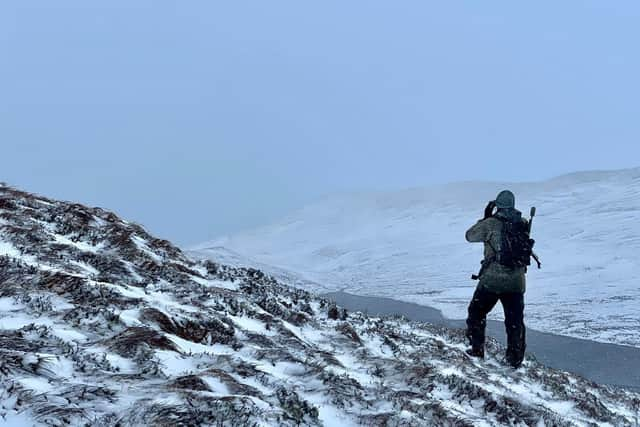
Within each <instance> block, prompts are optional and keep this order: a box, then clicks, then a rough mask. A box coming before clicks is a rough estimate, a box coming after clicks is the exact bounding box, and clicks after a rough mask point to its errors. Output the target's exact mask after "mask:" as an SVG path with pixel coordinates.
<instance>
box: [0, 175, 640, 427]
mask: <svg viewBox="0 0 640 427" xmlns="http://www.w3.org/2000/svg"><path fill="white" fill-rule="evenodd" d="M464 349H465V344H464V340H463V336H462V334H461V332H460V331H455V330H448V329H442V328H436V327H432V326H429V325H426V324H419V323H409V322H407V321H403V320H399V319H379V318H370V317H367V316H365V315H362V314H359V313H355V314H350V313H346V312H345V311H344V310H342V309H339V308H337V307H335V306H331V305H330V304H329V303H328V302H327V301H325V300H322V299H319V298H317V297H315V296H313V295H311V294H309V293H307V292H305V291H303V290H300V289H297V288H292V287H289V286H286V285H284V284H282V283H280V282H278V281H277V280H275V279H273V278H271V277H268V276H266V275H264V274H263V273H262V272H260V271H259V270H255V269H249V268H232V267H228V266H224V265H221V264H218V263H214V262H211V261H194V260H192V259H190V258H189V257H187V256H185V255H184V254H183V253H182V252H181V251H180V250H179V249H177V248H176V247H175V246H173V245H172V244H171V243H169V242H167V241H164V240H160V239H157V238H154V237H153V236H151V235H149V234H148V233H147V232H146V231H145V230H144V229H143V228H142V227H140V226H138V225H136V224H132V223H129V222H127V221H124V220H122V219H120V218H118V217H117V216H116V215H115V214H113V213H111V212H108V211H105V210H102V209H98V208H88V207H85V206H82V205H78V204H70V203H64V202H59V201H55V200H50V199H46V198H43V197H39V196H35V195H32V194H28V193H24V192H21V191H17V190H15V189H12V188H9V187H6V186H1V185H0V418H1V420H0V424H2V425H9V426H32V425H38V426H40V425H49V426H64V425H71V426H122V427H124V426H146V425H149V426H234V427H235V426H302V425H304V426H320V425H324V426H341V427H342V426H350V425H364V426H426V425H433V426H491V425H507V426H522V425H529V426H533V425H536V426H542V425H545V426H594V425H599V426H601V425H608V426H631V425H634V423H635V422H636V420H637V415H638V412H637V409H638V405H639V403H640V395H637V394H633V393H630V392H627V391H624V390H615V389H612V388H609V387H603V386H598V385H596V384H593V383H591V382H589V381H585V380H583V379H581V378H579V377H577V376H573V375H569V374H566V373H563V372H559V371H554V370H551V369H547V368H545V367H543V366H541V365H540V364H538V363H537V362H535V361H527V362H526V363H525V365H524V366H523V368H522V369H520V370H518V371H513V370H511V369H508V368H505V367H504V366H503V365H502V364H501V363H500V355H501V353H502V350H503V349H500V348H499V347H498V346H497V344H496V343H495V342H493V341H491V342H490V343H489V349H488V358H487V360H485V361H482V362H480V361H477V360H471V359H469V358H468V357H467V356H466V354H465V352H464Z"/></svg>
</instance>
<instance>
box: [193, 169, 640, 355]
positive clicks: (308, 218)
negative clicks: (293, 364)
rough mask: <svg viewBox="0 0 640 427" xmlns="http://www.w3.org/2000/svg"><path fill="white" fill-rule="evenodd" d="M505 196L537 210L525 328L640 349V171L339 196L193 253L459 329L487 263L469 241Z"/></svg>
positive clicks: (582, 174) (480, 251)
mask: <svg viewBox="0 0 640 427" xmlns="http://www.w3.org/2000/svg"><path fill="white" fill-rule="evenodd" d="M504 188H510V189H512V190H513V191H515V193H516V195H517V197H518V207H519V208H520V209H521V210H522V211H523V213H525V214H527V215H528V212H529V207H530V206H532V205H535V206H537V208H538V217H537V218H536V220H535V224H534V237H535V238H536V239H537V241H538V246H537V252H538V253H539V255H540V256H541V257H542V261H543V264H544V268H543V270H540V271H538V270H531V271H530V274H529V286H528V291H527V302H528V305H527V313H526V315H527V319H528V323H529V326H531V327H533V328H536V329H539V330H543V331H548V332H554V333H558V334H565V335H571V336H575V337H580V338H589V339H593V340H600V341H605V342H613V343H620V344H630V345H634V346H640V310H638V306H640V286H639V284H640V281H639V279H640V257H638V254H639V253H640V169H633V170H624V171H615V172H589V173H577V174H572V175H567V176H563V177H559V178H556V179H552V180H550V181H545V182H539V183H526V184H505V183H473V182H469V183H458V184H451V185H445V186H440V187H434V188H426V189H414V190H407V191H400V192H392V193H374V194H355V195H344V196H338V197H333V198H329V199H326V200H323V201H321V202H319V203H317V204H314V205H312V206H308V207H307V208H305V209H302V210H301V211H299V212H296V213H294V214H293V215H291V216H289V217H288V218H286V219H284V220H283V221H281V222H280V223H278V224H276V225H273V226H269V227H264V228H260V229H257V230H253V231H250V232H246V233H241V234H239V235H235V236H232V237H229V238H224V239H219V240H217V241H215V242H212V243H209V244H203V245H200V246H198V247H197V248H195V249H198V250H199V251H200V253H201V254H202V255H203V256H205V255H206V253H207V248H209V247H211V246H224V247H226V248H229V249H231V250H233V251H235V252H237V253H240V254H243V255H245V256H248V257H250V258H251V259H255V260H257V261H259V262H262V263H264V264H270V265H274V266H277V267H279V268H284V269H289V270H291V271H293V272H296V273H297V274H300V275H302V276H303V277H306V278H307V279H309V280H311V281H314V282H318V283H322V284H323V285H325V286H330V287H333V288H334V289H345V290H347V291H349V292H352V293H359V294H363V295H378V296H389V297H393V298H399V299H402V300H406V301H411V302H418V303H421V304H425V305H429V306H433V307H436V308H439V309H441V310H442V311H443V312H444V314H445V315H446V316H448V317H452V318H464V317H465V316H466V306H467V303H468V300H469V298H470V296H471V293H472V291H473V287H474V286H475V283H474V282H472V281H471V280H469V277H470V275H471V274H472V273H475V272H477V270H478V268H479V264H478V263H479V261H480V259H481V256H482V248H481V245H470V244H467V243H466V242H465V240H464V233H465V231H466V229H467V228H468V227H469V226H471V225H472V224H473V223H475V221H477V220H478V219H479V218H480V216H481V215H482V212H483V209H484V207H485V205H486V202H487V201H488V200H492V199H493V198H495V196H496V194H497V193H498V191H500V190H502V189H504ZM494 318H496V319H499V318H501V313H500V312H499V310H497V312H496V313H495V314H494Z"/></svg>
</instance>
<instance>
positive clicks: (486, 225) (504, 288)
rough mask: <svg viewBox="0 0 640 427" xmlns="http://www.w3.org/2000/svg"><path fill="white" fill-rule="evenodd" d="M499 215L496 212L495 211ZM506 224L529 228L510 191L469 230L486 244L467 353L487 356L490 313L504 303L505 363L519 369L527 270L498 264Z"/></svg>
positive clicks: (475, 239) (470, 237)
mask: <svg viewBox="0 0 640 427" xmlns="http://www.w3.org/2000/svg"><path fill="white" fill-rule="evenodd" d="M495 208H497V212H495V213H494V209H495ZM505 222H511V223H514V224H515V223H519V222H523V223H525V225H526V220H525V219H523V218H522V213H521V212H520V211H518V210H517V209H516V208H515V196H514V195H513V193H512V192H511V191H503V192H501V193H500V194H498V197H497V198H496V200H495V202H489V204H488V205H487V207H486V209H485V215H484V219H482V220H480V221H478V223H477V224H475V225H474V226H473V227H471V228H470V229H469V231H467V234H466V238H467V241H469V242H478V243H484V260H483V262H482V263H483V268H482V272H481V274H480V277H479V280H480V282H479V283H478V287H477V288H476V291H475V293H474V295H473V299H472V300H471V303H470V304H469V310H468V312H469V314H468V318H467V337H468V338H469V341H470V343H471V349H470V350H469V351H468V353H469V354H470V355H472V356H476V357H481V358H482V357H484V342H485V328H486V324H487V320H486V319H487V314H488V313H489V312H490V311H491V310H492V309H493V307H494V306H495V305H496V303H497V302H498V301H500V302H501V303H502V307H503V310H504V316H505V327H506V331H507V354H506V361H507V362H508V363H509V364H510V365H511V366H513V367H515V368H517V367H519V366H520V365H521V363H522V361H523V359H524V352H525V348H526V347H525V326H524V292H525V290H526V280H525V274H526V267H506V266H504V265H501V264H500V263H499V262H498V261H497V256H498V253H499V252H500V251H501V249H502V242H503V229H504V226H505Z"/></svg>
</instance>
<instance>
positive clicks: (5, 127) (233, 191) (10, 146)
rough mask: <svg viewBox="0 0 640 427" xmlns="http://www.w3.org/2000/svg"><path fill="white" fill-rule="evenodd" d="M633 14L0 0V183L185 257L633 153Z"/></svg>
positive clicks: (633, 6) (433, 5) (450, 6)
mask: <svg viewBox="0 0 640 427" xmlns="http://www.w3.org/2000/svg"><path fill="white" fill-rule="evenodd" d="M639 18H640V3H638V2H635V1H616V2H603V1H563V2H557V1H549V2H535V3H530V4H526V5H525V4H522V3H521V2H508V1H500V2H457V1H456V2H454V1H451V2H450V1H446V2H425V1H422V0H420V1H417V0H416V1H402V2H396V1H384V2H382V1H372V0H360V1H356V0H353V1H344V0H340V1H328V0H323V1H318V2H305V1H299V0H291V1H279V0H272V1H262V0H260V1H258V0H256V1H241V0H233V1H188V2H187V1H171V2H169V1H151V0H149V1H141V0H136V1H131V0H119V1H114V0H109V1H101V2H99V1H92V2H87V1H64V0H58V1H55V2H52V1H44V0H43V1H22V0H14V1H4V2H2V3H1V5H0V55H1V56H0V65H1V67H0V148H1V150H0V164H1V165H2V167H1V169H0V180H4V181H6V182H8V183H10V184H13V185H16V186H19V187H22V188H25V189H28V190H31V191H35V192H40V193H44V194H47V195H50V196H53V197H60V198H65V199H73V200H77V201H81V202H84V203H88V204H93V205H100V206H104V207H108V208H110V209H113V210H115V211H117V212H118V213H120V214H121V215H123V216H125V217H127V218H130V219H133V220H136V221H139V222H141V223H143V224H144V225H146V226H147V227H148V228H150V229H151V230H152V231H153V232H155V233H156V234H159V235H160V236H162V237H166V238H170V239H173V240H175V241H177V242H179V243H183V244H186V243H196V242H199V241H202V240H206V239H208V238H211V237H214V236H217V235H220V234H225V233H230V232H233V231H235V230H239V229H242V228H246V227H252V226H255V225H259V224H262V223H265V222H269V221H270V220H273V219H275V218H277V217H279V216H280V215H282V214H285V213H287V212H288V211H289V210H291V209H293V208H295V207H298V206H300V205H302V204H305V203H307V202H310V201H312V200H314V199H316V198H317V197H320V196H322V195H324V194H327V193H332V192H338V191H345V190H346V191H348V190H363V189H393V188H403V187H413V186H421V185H428V184H431V183H440V182H447V181H454V180H465V179H500V180H531V179H540V178H546V177H550V176H553V175H556V174H560V173H564V172H570V171H575V170H584V169H607V168H623V167H631V166H638V165H639V163H640V161H639V159H640V145H639V144H638V142H639V136H640V122H639V121H638V117H639V113H640V107H639V106H640V86H639V84H638V76H640V55H638V40H640V26H638V22H640V20H639Z"/></svg>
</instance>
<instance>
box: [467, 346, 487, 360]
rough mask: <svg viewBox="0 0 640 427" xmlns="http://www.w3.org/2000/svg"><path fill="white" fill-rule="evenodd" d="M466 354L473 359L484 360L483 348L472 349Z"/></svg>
mask: <svg viewBox="0 0 640 427" xmlns="http://www.w3.org/2000/svg"><path fill="white" fill-rule="evenodd" d="M466 353H467V354H468V355H469V356H471V357H477V358H479V359H484V349H482V348H470V349H468V350H467V351H466Z"/></svg>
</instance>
